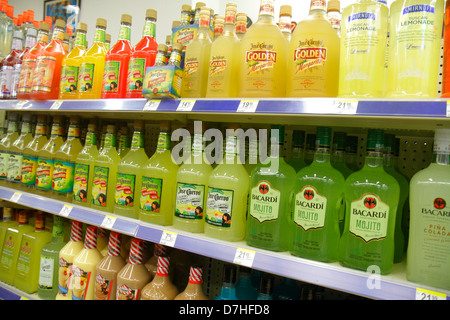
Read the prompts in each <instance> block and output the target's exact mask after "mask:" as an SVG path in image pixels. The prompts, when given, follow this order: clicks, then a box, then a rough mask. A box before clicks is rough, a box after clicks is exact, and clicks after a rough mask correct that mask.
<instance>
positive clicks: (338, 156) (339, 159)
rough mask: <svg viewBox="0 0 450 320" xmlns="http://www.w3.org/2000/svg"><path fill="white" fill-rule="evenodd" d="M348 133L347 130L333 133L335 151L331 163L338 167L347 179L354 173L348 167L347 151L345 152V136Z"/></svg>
mask: <svg viewBox="0 0 450 320" xmlns="http://www.w3.org/2000/svg"><path fill="white" fill-rule="evenodd" d="M346 137H347V134H346V133H345V132H339V131H338V132H334V134H333V151H332V155H331V165H332V166H333V168H335V169H337V170H338V171H339V172H340V173H342V175H343V176H344V178H345V179H347V177H348V176H349V175H350V174H352V173H353V171H352V170H351V169H350V168H349V167H347V163H346V161H345V159H346V153H345V138H346Z"/></svg>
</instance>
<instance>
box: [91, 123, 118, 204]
mask: <svg viewBox="0 0 450 320" xmlns="http://www.w3.org/2000/svg"><path fill="white" fill-rule="evenodd" d="M115 130H116V127H115V126H114V125H108V126H107V127H106V135H105V142H104V147H103V149H102V150H101V151H100V152H99V154H98V157H97V159H95V162H94V175H93V177H92V181H89V183H90V184H91V193H92V202H91V208H93V209H97V210H102V211H108V212H113V209H114V195H115V189H114V187H115V186H116V176H117V165H118V164H119V162H120V156H119V155H118V154H117V150H116V134H115Z"/></svg>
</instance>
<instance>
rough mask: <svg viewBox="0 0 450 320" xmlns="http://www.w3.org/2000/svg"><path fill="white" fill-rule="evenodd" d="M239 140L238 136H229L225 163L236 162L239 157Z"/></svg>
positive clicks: (226, 144) (226, 143)
mask: <svg viewBox="0 0 450 320" xmlns="http://www.w3.org/2000/svg"><path fill="white" fill-rule="evenodd" d="M237 155H238V140H237V137H236V136H232V135H230V136H228V137H227V139H226V142H225V163H230V164H231V163H232V164H235V163H236V160H237V159H238V157H237Z"/></svg>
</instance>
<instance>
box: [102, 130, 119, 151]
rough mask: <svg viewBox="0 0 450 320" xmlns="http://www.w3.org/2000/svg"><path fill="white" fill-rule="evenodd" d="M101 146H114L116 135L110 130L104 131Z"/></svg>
mask: <svg viewBox="0 0 450 320" xmlns="http://www.w3.org/2000/svg"><path fill="white" fill-rule="evenodd" d="M103 146H104V147H113V148H115V147H116V135H115V134H114V133H112V132H106V134H105V140H104V142H103Z"/></svg>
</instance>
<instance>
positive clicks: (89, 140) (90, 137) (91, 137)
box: [84, 131, 97, 147]
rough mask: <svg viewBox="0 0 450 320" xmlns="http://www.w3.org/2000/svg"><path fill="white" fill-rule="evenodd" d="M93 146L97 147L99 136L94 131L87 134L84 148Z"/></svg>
mask: <svg viewBox="0 0 450 320" xmlns="http://www.w3.org/2000/svg"><path fill="white" fill-rule="evenodd" d="M93 145H97V134H96V133H95V132H93V131H88V132H87V133H86V139H85V141H84V146H85V147H90V146H93Z"/></svg>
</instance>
